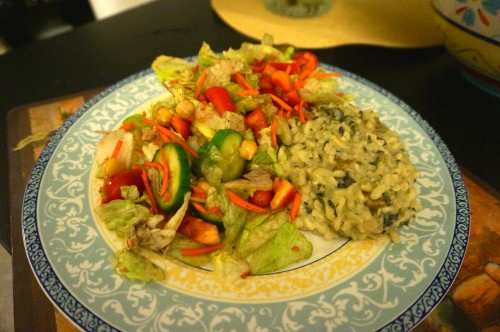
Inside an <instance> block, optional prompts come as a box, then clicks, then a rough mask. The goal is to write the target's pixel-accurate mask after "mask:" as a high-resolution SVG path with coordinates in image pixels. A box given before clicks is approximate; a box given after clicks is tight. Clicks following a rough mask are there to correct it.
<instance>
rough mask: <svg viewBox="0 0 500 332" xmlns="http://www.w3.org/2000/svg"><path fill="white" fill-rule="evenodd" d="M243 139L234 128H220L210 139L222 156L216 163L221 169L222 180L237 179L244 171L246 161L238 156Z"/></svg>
mask: <svg viewBox="0 0 500 332" xmlns="http://www.w3.org/2000/svg"><path fill="white" fill-rule="evenodd" d="M243 139H244V138H243V135H242V134H241V133H240V132H237V131H236V130H232V129H222V130H219V131H217V132H216V133H215V135H214V137H212V139H211V141H210V142H211V143H212V144H213V145H215V147H216V148H217V149H218V150H219V151H220V154H221V157H222V158H221V160H219V162H218V163H217V164H218V165H217V166H219V167H220V168H221V169H222V179H221V181H222V182H227V181H232V180H236V179H239V178H240V177H241V176H242V175H243V173H244V172H245V168H246V165H247V161H246V160H245V159H243V158H242V157H241V156H240V146H241V143H242V142H243Z"/></svg>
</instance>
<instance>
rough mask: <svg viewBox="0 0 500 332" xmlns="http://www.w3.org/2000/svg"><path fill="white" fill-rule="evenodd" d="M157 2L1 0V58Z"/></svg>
mask: <svg viewBox="0 0 500 332" xmlns="http://www.w3.org/2000/svg"><path fill="white" fill-rule="evenodd" d="M152 1H156V0H0V55H2V54H5V53H7V52H8V51H10V50H13V49H15V48H19V47H22V46H24V45H26V44H29V43H32V42H34V41H37V40H41V39H47V38H50V37H52V36H55V35H58V34H61V33H64V32H67V31H70V30H72V29H74V28H76V27H78V26H81V25H83V24H86V23H88V22H92V21H94V20H102V19H105V18H107V17H109V16H112V15H115V14H117V13H120V12H122V11H125V10H128V9H132V8H134V7H137V6H140V5H143V4H145V3H148V2H152Z"/></svg>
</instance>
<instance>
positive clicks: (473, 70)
mask: <svg viewBox="0 0 500 332" xmlns="http://www.w3.org/2000/svg"><path fill="white" fill-rule="evenodd" d="M433 6H434V9H435V11H436V13H437V15H436V17H437V20H438V23H439V25H440V27H441V29H442V33H443V43H444V45H445V46H446V48H447V49H448V51H449V52H450V53H451V55H452V56H454V57H455V58H456V59H457V60H458V61H459V64H460V66H461V69H462V72H463V73H464V75H465V77H466V78H467V79H468V80H469V81H471V82H472V83H473V84H475V85H477V86H479V87H480V88H482V89H483V90H486V91H488V92H490V93H492V94H494V95H496V96H500V0H433Z"/></svg>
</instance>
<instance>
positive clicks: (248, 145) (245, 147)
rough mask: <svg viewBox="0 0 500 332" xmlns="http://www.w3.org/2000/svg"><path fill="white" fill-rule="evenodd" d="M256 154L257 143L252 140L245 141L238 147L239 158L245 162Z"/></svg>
mask: <svg viewBox="0 0 500 332" xmlns="http://www.w3.org/2000/svg"><path fill="white" fill-rule="evenodd" d="M255 153H257V143H255V141H254V140H253V139H246V140H243V142H241V145H240V157H241V158H243V159H245V160H252V158H253V156H254V155H255Z"/></svg>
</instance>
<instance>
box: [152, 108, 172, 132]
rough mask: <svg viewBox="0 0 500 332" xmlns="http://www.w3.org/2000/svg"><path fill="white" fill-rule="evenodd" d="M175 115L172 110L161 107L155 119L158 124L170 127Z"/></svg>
mask: <svg viewBox="0 0 500 332" xmlns="http://www.w3.org/2000/svg"><path fill="white" fill-rule="evenodd" d="M173 115H174V112H172V110H171V109H170V108H167V107H165V106H163V107H160V108H159V109H158V110H157V111H156V113H155V119H156V122H158V123H159V124H161V125H162V126H164V127H170V125H171V124H172V116H173Z"/></svg>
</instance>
